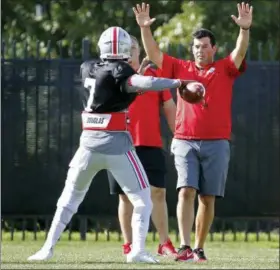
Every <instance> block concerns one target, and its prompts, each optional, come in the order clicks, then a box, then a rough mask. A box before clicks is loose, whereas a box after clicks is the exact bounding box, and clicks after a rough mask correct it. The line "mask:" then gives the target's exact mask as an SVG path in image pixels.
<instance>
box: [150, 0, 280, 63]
mask: <svg viewBox="0 0 280 270" xmlns="http://www.w3.org/2000/svg"><path fill="white" fill-rule="evenodd" d="M238 2H240V1H230V2H229V1H188V2H184V3H183V4H182V13H179V14H176V15H175V16H174V17H172V19H171V20H170V21H169V22H168V23H165V24H163V25H162V26H160V27H158V28H157V29H156V30H155V37H156V39H157V41H158V42H159V44H160V47H161V48H162V49H164V50H169V51H171V53H177V55H179V56H181V57H182V58H185V57H188V56H189V53H190V52H189V44H190V42H191V33H192V32H193V31H194V30H196V29H197V28H199V27H204V28H207V29H210V30H211V31H213V32H214V34H215V36H216V39H217V42H218V48H219V54H225V53H226V52H228V50H231V49H233V47H234V45H235V42H236V38H237V36H238V27H237V26H236V24H235V23H234V22H233V20H232V19H231V17H230V15H232V14H234V15H237V8H236V3H238ZM253 6H254V18H253V20H254V21H253V26H252V30H251V57H252V59H257V58H261V59H265V60H271V59H274V60H275V59H279V58H280V53H279V52H280V50H279V46H280V43H279V35H278V34H277V33H279V1H264V0H261V1H254V2H253ZM170 44H172V45H173V46H174V44H181V45H183V49H182V48H181V49H180V50H179V51H178V50H177V52H176V51H174V48H172V47H173V46H171V47H170ZM260 44H262V45H260ZM272 44H273V45H274V46H273V47H272ZM176 48H178V46H176Z"/></svg>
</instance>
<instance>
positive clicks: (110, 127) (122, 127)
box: [82, 112, 129, 131]
mask: <svg viewBox="0 0 280 270" xmlns="http://www.w3.org/2000/svg"><path fill="white" fill-rule="evenodd" d="M128 124H129V118H128V114H127V112H115V113H88V112H82V126H83V130H104V131H105V130H107V131H127V130H128Z"/></svg>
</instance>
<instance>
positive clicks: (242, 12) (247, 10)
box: [231, 2, 253, 30]
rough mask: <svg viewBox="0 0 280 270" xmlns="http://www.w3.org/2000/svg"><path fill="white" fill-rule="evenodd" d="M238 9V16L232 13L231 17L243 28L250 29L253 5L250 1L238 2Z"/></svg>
mask: <svg viewBox="0 0 280 270" xmlns="http://www.w3.org/2000/svg"><path fill="white" fill-rule="evenodd" d="M237 11H238V17H236V16H235V15H231V18H232V19H233V20H234V21H235V23H236V24H237V25H238V26H240V27H241V28H242V29H245V30H247V29H249V28H250V27H251V24H252V19H253V7H252V6H250V5H249V4H248V3H247V4H245V3H244V2H242V3H241V4H237Z"/></svg>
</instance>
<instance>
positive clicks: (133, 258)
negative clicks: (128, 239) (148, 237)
mask: <svg viewBox="0 0 280 270" xmlns="http://www.w3.org/2000/svg"><path fill="white" fill-rule="evenodd" d="M126 262H127V263H138V262H141V263H159V260H157V259H155V258H154V257H153V256H152V255H151V254H149V253H147V252H140V253H136V254H133V253H132V252H130V253H128V254H127V256H126Z"/></svg>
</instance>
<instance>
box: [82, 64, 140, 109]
mask: <svg viewBox="0 0 280 270" xmlns="http://www.w3.org/2000/svg"><path fill="white" fill-rule="evenodd" d="M133 74H136V72H135V71H134V69H133V68H132V67H131V66H130V65H129V64H128V63H127V62H124V61H119V60H118V61H104V62H95V61H86V62H84V63H83V64H82V65H81V77H82V87H81V89H80V91H81V97H82V103H83V106H84V110H85V111H87V112H92V113H110V112H119V111H122V110H124V109H126V108H128V106H129V105H130V104H131V103H132V102H133V101H134V99H135V98H136V96H137V93H127V92H126V91H125V89H123V88H124V87H123V85H124V84H123V82H124V81H125V80H126V79H127V78H128V77H130V76H132V75H133Z"/></svg>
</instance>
